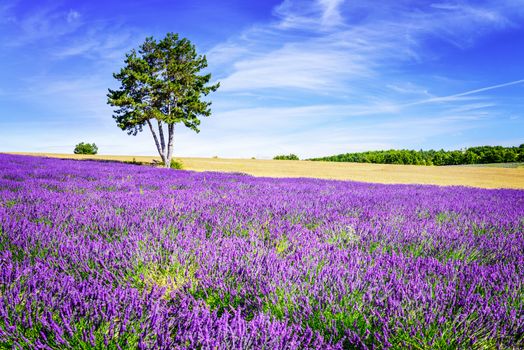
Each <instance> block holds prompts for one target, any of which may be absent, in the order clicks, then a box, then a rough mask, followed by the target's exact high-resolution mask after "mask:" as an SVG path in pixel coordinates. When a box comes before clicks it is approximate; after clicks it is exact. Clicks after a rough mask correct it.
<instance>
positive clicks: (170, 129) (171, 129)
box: [166, 123, 175, 165]
mask: <svg viewBox="0 0 524 350" xmlns="http://www.w3.org/2000/svg"><path fill="white" fill-rule="evenodd" d="M174 139H175V124H174V123H171V124H167V140H168V141H167V157H166V158H167V161H168V162H169V165H171V158H173V146H174V142H173V141H174Z"/></svg>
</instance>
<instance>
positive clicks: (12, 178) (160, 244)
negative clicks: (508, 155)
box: [0, 155, 524, 349]
mask: <svg viewBox="0 0 524 350" xmlns="http://www.w3.org/2000/svg"><path fill="white" fill-rule="evenodd" d="M523 231H524V191H522V190H483V189H475V188H465V187H437V186H422V185H378V184H371V183H357V182H343V181H328V180H315V179H272V178H255V177H251V176H246V175H242V174H225V173H209V172H208V173H196V172H187V171H173V170H166V169H156V168H150V167H143V166H134V165H126V164H118V163H102V162H92V161H73V160H58V159H45V158H37V157H24V156H12V155H0V348H8V349H10V348H15V349H70V348H74V349H77V348H78V349H93V348H94V349H135V348H138V349H194V348H198V349H307V348H310V349H403V348H412V349H465V348H477V349H493V348H520V347H522V346H524V337H523V333H524V235H523Z"/></svg>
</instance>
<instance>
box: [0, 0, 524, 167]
mask: <svg viewBox="0 0 524 350" xmlns="http://www.w3.org/2000/svg"><path fill="white" fill-rule="evenodd" d="M167 32H176V33H179V34H180V35H182V36H184V37H187V38H189V39H190V40H191V41H192V42H193V43H194V44H195V45H196V46H197V49H198V51H199V52H200V53H203V54H206V56H207V58H208V62H209V71H210V72H211V73H212V74H213V79H214V80H218V81H220V82H221V88H220V89H219V90H218V92H216V93H215V94H214V95H212V97H211V99H212V101H213V115H212V117H210V118H206V119H205V120H203V122H202V125H201V132H200V133H199V134H196V133H194V132H192V131H190V130H187V129H184V127H183V126H178V127H177V129H176V135H175V155H176V156H204V157H205V156H215V155H216V156H220V157H257V158H270V157H272V156H274V155H276V154H283V153H296V154H298V155H299V156H300V157H313V156H321V155H331V154H337V153H345V152H354V151H363V150H374V149H389V148H409V149H429V148H435V149H440V148H444V149H459V148H463V147H467V146H475V145H486V144H491V145H495V144H500V145H518V144H520V143H524V98H523V97H524V64H522V62H524V0H507V1H504V0H493V1H447V0H445V1H439V0H435V1H421V0H417V1H408V0H395V1H379V2H376V1H365V0H354V1H347V0H301V1H298V0H279V1H273V0H266V1H245V0H222V1H216V0H215V1H212V0H192V1H190V0H184V1H167V0H166V1H159V0H153V1H138V0H129V1H13V0H8V1H2V0H0V60H1V61H0V62H1V63H2V64H1V65H0V151H34V152H67V153H69V152H71V151H72V149H73V148H74V145H75V144H76V143H78V142H81V141H86V142H95V143H96V144H97V145H98V146H99V148H100V153H103V154H136V155H154V154H156V149H155V147H154V143H153V140H152V137H151V135H150V134H149V131H148V130H144V132H143V133H142V134H140V135H139V136H136V137H133V136H128V135H127V134H126V133H125V132H123V131H121V130H120V129H118V128H117V127H116V124H115V122H114V120H113V119H112V118H111V115H112V110H111V108H110V107H109V106H107V104H106V93H107V89H108V88H115V87H117V85H116V81H114V79H113V78H112V73H113V72H116V71H117V70H119V68H120V67H121V66H122V61H123V57H124V54H125V53H126V52H128V51H129V50H130V49H132V48H133V47H136V46H138V45H139V44H140V43H141V42H142V41H143V40H144V38H145V37H147V36H154V37H156V38H161V37H162V36H163V35H165V33H167Z"/></svg>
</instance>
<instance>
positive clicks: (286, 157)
mask: <svg viewBox="0 0 524 350" xmlns="http://www.w3.org/2000/svg"><path fill="white" fill-rule="evenodd" d="M273 159H275V160H299V158H298V156H297V155H296V154H293V153H291V154H282V155H278V156H274V157H273Z"/></svg>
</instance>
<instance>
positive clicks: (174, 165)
mask: <svg viewBox="0 0 524 350" xmlns="http://www.w3.org/2000/svg"><path fill="white" fill-rule="evenodd" d="M169 167H170V168H171V169H178V170H180V169H183V164H182V162H181V161H179V160H176V159H171V164H169Z"/></svg>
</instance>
